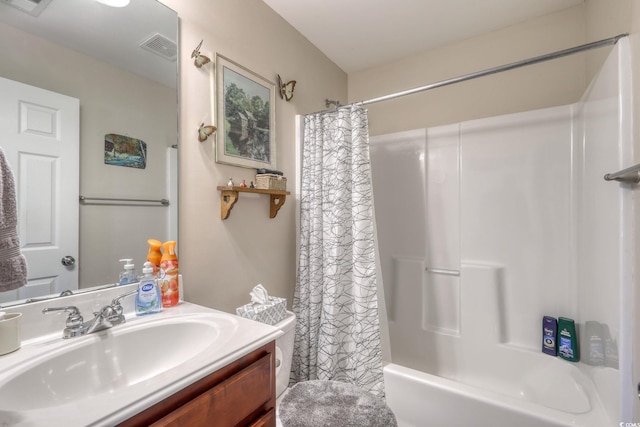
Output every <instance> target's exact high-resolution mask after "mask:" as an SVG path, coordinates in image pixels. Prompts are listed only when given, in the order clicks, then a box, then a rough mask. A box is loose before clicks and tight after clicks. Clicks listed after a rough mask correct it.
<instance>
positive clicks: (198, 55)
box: [191, 40, 211, 68]
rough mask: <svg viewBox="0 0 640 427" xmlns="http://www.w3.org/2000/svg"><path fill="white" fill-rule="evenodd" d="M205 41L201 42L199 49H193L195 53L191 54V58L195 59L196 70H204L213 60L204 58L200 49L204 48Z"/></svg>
mask: <svg viewBox="0 0 640 427" xmlns="http://www.w3.org/2000/svg"><path fill="white" fill-rule="evenodd" d="M203 41H204V40H200V43H199V44H198V47H196V48H195V49H193V52H191V58H193V65H195V66H196V68H202V66H203V65H205V64H208V63H209V62H211V59H209V57H207V56H204V55H203V54H201V53H200V47H201V46H202V42H203Z"/></svg>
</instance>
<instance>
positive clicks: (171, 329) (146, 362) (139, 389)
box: [0, 285, 282, 427]
mask: <svg viewBox="0 0 640 427" xmlns="http://www.w3.org/2000/svg"><path fill="white" fill-rule="evenodd" d="M130 286H136V285H130ZM127 290H128V287H125V286H119V287H117V288H112V289H108V290H105V291H104V292H94V293H91V295H90V296H83V295H74V296H70V297H64V298H58V299H56V300H53V301H43V302H38V303H32V304H26V305H22V306H19V307H16V308H15V309H10V310H7V311H19V312H21V313H22V322H21V324H22V329H23V331H22V332H23V333H22V347H21V348H20V349H19V350H17V351H15V352H13V353H9V354H7V355H4V356H0V425H3V426H27V425H28V426H41V425H42V426H48V427H49V426H71V425H78V426H80V425H82V426H105V427H106V426H108V427H113V426H123V427H124V426H148V425H153V426H174V425H175V426H177V425H189V426H190V427H191V426H200V425H202V426H211V425H215V426H220V427H224V426H275V339H276V338H277V337H279V336H280V335H281V334H282V332H280V330H279V329H277V328H274V327H272V326H269V325H265V324H262V323H258V322H254V321H251V320H248V319H244V318H241V317H239V316H235V315H232V314H229V313H224V312H220V311H218V310H213V309H209V308H206V307H201V306H198V305H195V304H190V303H186V302H181V303H180V304H179V305H178V306H176V307H172V308H170V309H165V310H163V311H162V312H160V313H158V314H153V315H147V316H141V317H137V316H135V314H134V313H133V304H132V303H133V300H132V299H130V298H125V299H124V300H123V308H124V314H125V317H126V323H124V324H121V325H117V326H114V327H112V328H110V329H106V330H102V331H99V332H95V333H91V334H88V335H84V336H79V337H74V338H69V339H63V338H62V331H63V329H64V327H65V319H66V316H67V314H66V313H64V312H62V311H61V312H60V313H59V314H58V313H49V314H46V315H44V314H42V310H43V309H45V308H51V307H53V306H74V307H77V308H78V309H79V311H80V312H81V313H82V314H83V315H85V317H86V318H89V313H93V312H95V311H96V307H98V306H101V305H104V303H105V302H106V303H108V302H109V301H111V300H112V299H113V298H115V297H116V296H118V295H119V294H122V293H124V292H127Z"/></svg>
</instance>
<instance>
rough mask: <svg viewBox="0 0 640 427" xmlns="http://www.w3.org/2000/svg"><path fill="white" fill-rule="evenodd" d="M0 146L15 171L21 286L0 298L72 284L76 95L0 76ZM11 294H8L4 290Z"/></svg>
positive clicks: (75, 249) (75, 244) (76, 190)
mask: <svg viewBox="0 0 640 427" xmlns="http://www.w3.org/2000/svg"><path fill="white" fill-rule="evenodd" d="M0 94H2V95H0V146H1V147H2V149H3V150H4V151H5V154H6V157H7V159H8V161H9V164H10V165H11V167H12V169H13V173H14V175H15V177H16V194H17V199H18V227H19V235H20V243H21V245H22V253H23V254H24V255H25V257H26V259H27V268H28V283H27V286H25V287H23V288H20V289H18V290H16V291H12V292H5V293H1V294H0V302H2V301H9V300H14V299H22V298H30V297H36V296H41V295H46V294H50V293H59V292H61V291H63V290H65V289H72V290H73V289H77V288H78V266H77V265H72V266H63V265H62V263H61V259H62V258H63V257H64V256H67V255H70V256H72V257H73V258H75V259H76V260H77V259H78V196H79V164H78V163H79V125H80V108H79V100H78V99H75V98H71V97H68V96H66V95H61V94H58V93H55V92H51V91H48V90H44V89H40V88H37V87H34V86H29V85H25V84H22V83H18V82H15V81H12V80H8V79H4V78H0ZM10 294H11V295H10Z"/></svg>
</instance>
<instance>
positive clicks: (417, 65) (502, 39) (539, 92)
mask: <svg viewBox="0 0 640 427" xmlns="http://www.w3.org/2000/svg"><path fill="white" fill-rule="evenodd" d="M585 13H586V12H585V7H584V6H578V7H573V8H570V9H566V10H564V11H561V12H558V13H554V14H551V15H547V16H543V17H541V18H537V19H533V20H530V21H526V22H523V23H520V24H517V25H514V26H511V27H507V28H504V29H501V30H498V31H494V32H491V33H488V34H485V35H482V36H479V37H474V38H471V39H467V40H463V41H461V42H458V43H455V44H452V45H449V46H445V47H443V48H439V49H434V50H431V51H427V52H424V53H422V54H420V55H416V56H413V57H409V58H405V59H403V60H399V61H396V62H392V63H389V64H386V65H383V66H381V67H377V68H374V69H369V70H365V71H361V72H357V73H352V74H350V75H349V101H350V102H355V101H360V100H365V99H371V98H374V97H376V96H381V95H386V94H390V93H395V92H398V91H401V90H406V89H411V88H415V87H420V86H423V85H426V84H429V83H434V82H438V81H442V80H446V79H450V78H454V77H458V76H461V75H465V74H468V73H472V72H475V71H480V70H485V69H489V68H492V67H496V66H500V65H504V64H508V63H511V62H515V61H519V60H522V59H527V58H530V57H534V56H538V55H542V54H545V53H549V52H553V51H556V50H560V49H564V48H568V47H573V46H576V45H579V44H582V43H584V42H585V41H584V40H585V32H586V23H585ZM584 61H585V58H584V55H577V56H572V57H567V58H562V59H558V60H555V61H552V62H546V63H542V64H538V65H534V66H529V67H525V68H521V69H517V70H512V71H508V72H505V73H501V74H496V75H492V76H488V77H483V78H480V79H477V80H473V81H468V82H464V83H459V84H455V85H452V86H447V87H443V88H439V89H435V90H431V91H427V92H424V93H421V94H416V95H411V96H407V97H404V98H399V99H396V100H393V101H385V102H382V103H377V104H371V105H370V106H368V108H369V117H370V132H371V134H372V135H379V134H384V133H389V132H396V131H400V130H408V129H416V128H421V127H427V126H436V125H442V124H447V123H456V122H459V121H463V120H469V119H475V118H482V117H491V116H496V115H500V114H506V113H510V112H517V111H527V110H533V109H537V108H543V107H548V106H554V105H563V104H567V103H571V102H574V101H576V100H577V99H578V98H579V97H580V96H581V95H582V92H583V91H584V88H585V82H586V76H585V65H584V64H585V63H584Z"/></svg>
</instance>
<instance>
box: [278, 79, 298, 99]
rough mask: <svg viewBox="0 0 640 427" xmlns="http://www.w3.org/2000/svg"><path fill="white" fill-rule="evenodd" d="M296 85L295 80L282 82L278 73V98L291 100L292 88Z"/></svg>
mask: <svg viewBox="0 0 640 427" xmlns="http://www.w3.org/2000/svg"><path fill="white" fill-rule="evenodd" d="M295 87H296V81H295V80H291V81H290V82H287V83H284V82H283V81H282V78H281V77H280V74H278V89H279V90H280V98H282V99H284V100H285V101H291V98H293V89H294V88H295Z"/></svg>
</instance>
